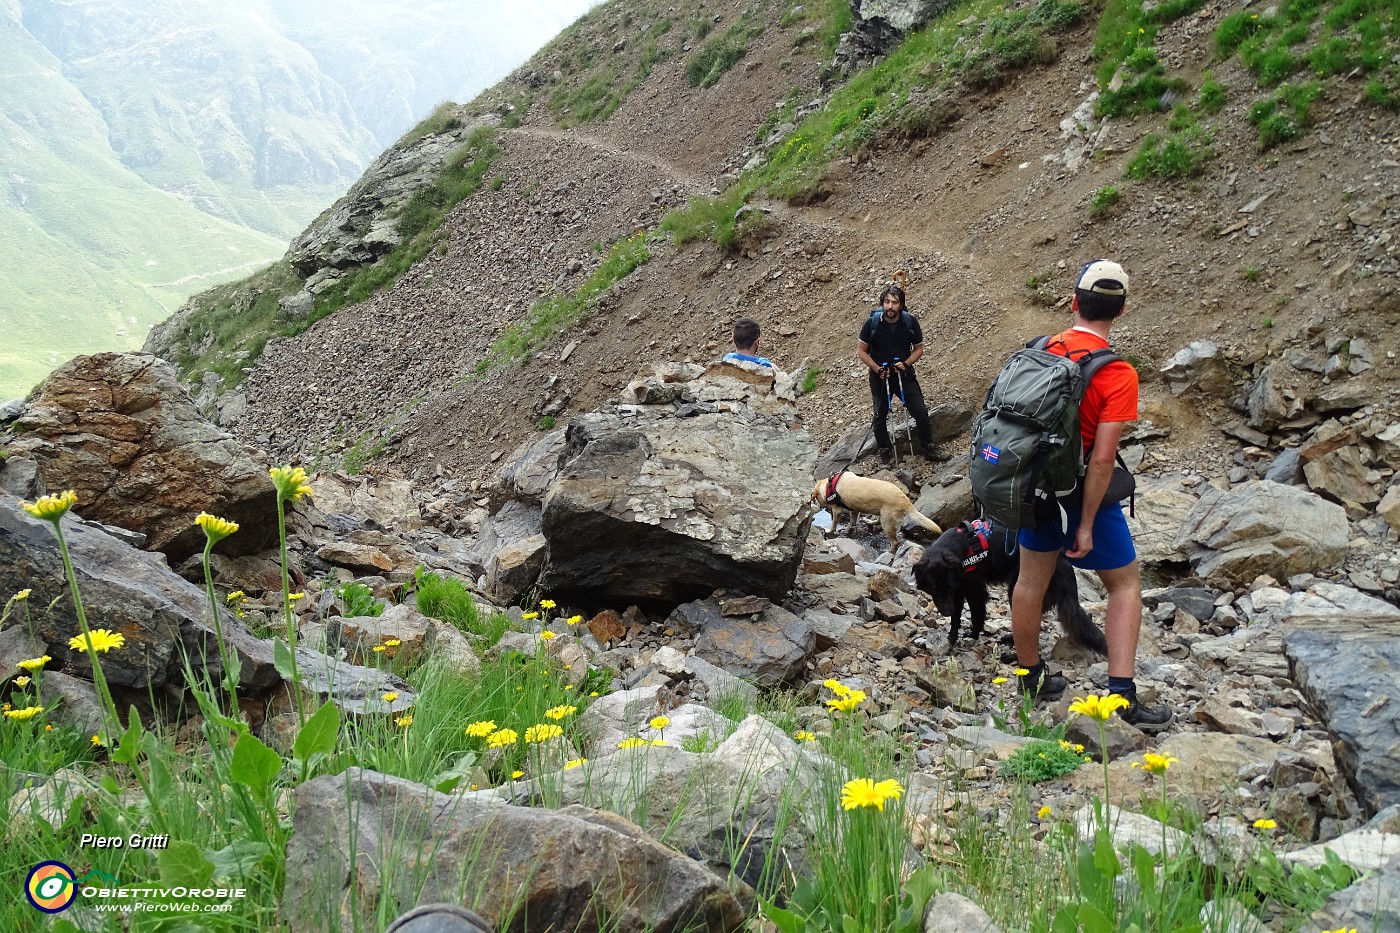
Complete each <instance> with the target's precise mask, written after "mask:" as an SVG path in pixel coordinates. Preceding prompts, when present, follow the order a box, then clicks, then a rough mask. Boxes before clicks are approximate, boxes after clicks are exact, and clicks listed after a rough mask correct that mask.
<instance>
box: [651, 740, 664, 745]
mask: <svg viewBox="0 0 1400 933" xmlns="http://www.w3.org/2000/svg"><path fill="white" fill-rule="evenodd" d="M651 744H652V745H665V744H667V742H666V740H665V739H652V740H651Z"/></svg>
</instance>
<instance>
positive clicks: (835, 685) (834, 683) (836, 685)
mask: <svg viewBox="0 0 1400 933" xmlns="http://www.w3.org/2000/svg"><path fill="white" fill-rule="evenodd" d="M822 686H823V687H825V688H826V689H828V690H830V691H831V692H832V693H834V694H836V695H837V696H839V697H843V696H846V695H847V694H848V693H850V692H851V688H850V687H848V686H846V685H845V684H843V683H841V681H839V680H829V679H828V680H823V681H822Z"/></svg>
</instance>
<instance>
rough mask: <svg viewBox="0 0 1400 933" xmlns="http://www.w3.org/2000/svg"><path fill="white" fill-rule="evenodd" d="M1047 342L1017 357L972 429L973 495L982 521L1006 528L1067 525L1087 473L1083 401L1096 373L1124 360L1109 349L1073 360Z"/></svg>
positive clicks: (1005, 369)
mask: <svg viewBox="0 0 1400 933" xmlns="http://www.w3.org/2000/svg"><path fill="white" fill-rule="evenodd" d="M1049 343H1050V338H1049V337H1048V336H1047V337H1037V338H1036V339H1035V340H1032V341H1031V342H1030V343H1028V344H1026V346H1025V349H1022V350H1017V351H1016V352H1015V353H1013V354H1012V355H1011V358H1010V359H1008V360H1007V361H1006V365H1005V366H1003V367H1002V369H1001V372H1000V373H998V374H997V378H996V381H995V382H993V383H992V385H991V388H989V389H988V390H987V397H986V400H985V401H984V402H983V404H982V412H981V414H979V415H978V416H977V420H976V421H975V422H974V423H973V427H972V460H971V464H970V466H969V468H968V475H969V478H970V480H971V482H972V493H973V495H974V496H976V497H977V500H978V502H980V503H981V505H982V514H983V515H985V516H987V517H988V518H991V519H992V520H993V521H996V522H1000V523H1001V524H1003V525H1005V526H1006V527H1008V528H1035V527H1037V526H1039V525H1043V524H1045V523H1047V522H1050V521H1056V520H1058V521H1059V522H1060V523H1061V527H1065V522H1066V521H1067V516H1066V514H1065V511H1064V506H1063V505H1062V504H1061V500H1064V499H1066V498H1069V497H1071V496H1072V495H1073V494H1074V493H1075V492H1076V491H1077V490H1078V488H1079V481H1080V477H1081V476H1083V474H1084V451H1083V441H1082V440H1081V438H1080V433H1079V403H1080V402H1081V401H1082V400H1083V398H1084V389H1085V387H1086V386H1088V384H1089V380H1091V379H1093V378H1094V374H1095V373H1097V372H1098V371H1099V370H1100V369H1102V368H1103V367H1105V366H1107V365H1108V364H1109V363H1112V362H1114V361H1116V360H1120V359H1122V357H1120V356H1118V354H1116V353H1114V352H1113V351H1112V350H1107V349H1101V350H1092V351H1088V352H1085V353H1081V354H1078V355H1076V356H1075V357H1073V358H1071V357H1068V356H1064V355H1061V354H1058V353H1052V352H1050V351H1049V350H1047V349H1045V348H1046V346H1047V345H1048V344H1049ZM1129 476H1131V474H1129ZM1125 497H1126V496H1120V497H1119V498H1125ZM1104 501H1105V502H1109V501H1117V500H1114V499H1110V498H1108V497H1107V496H1105V498H1104Z"/></svg>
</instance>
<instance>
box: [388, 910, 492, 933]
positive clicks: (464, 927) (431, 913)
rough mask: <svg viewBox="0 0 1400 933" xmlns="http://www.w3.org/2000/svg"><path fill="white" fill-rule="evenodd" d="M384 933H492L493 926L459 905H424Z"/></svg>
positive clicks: (401, 918) (392, 924) (403, 916)
mask: <svg viewBox="0 0 1400 933" xmlns="http://www.w3.org/2000/svg"><path fill="white" fill-rule="evenodd" d="M384 933H491V925H490V924H489V923H487V922H486V921H485V920H483V919H481V916H480V915H479V914H477V913H476V912H474V911H471V910H468V909H467V908H465V907H460V906H458V905H457V904H423V905H422V906H419V907H415V908H413V909H412V910H410V911H408V912H407V913H405V914H403V915H402V916H400V917H399V918H398V919H397V920H395V921H394V922H393V923H391V924H390V925H389V928H388V929H386V930H385V931H384Z"/></svg>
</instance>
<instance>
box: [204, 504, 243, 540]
mask: <svg viewBox="0 0 1400 933" xmlns="http://www.w3.org/2000/svg"><path fill="white" fill-rule="evenodd" d="M194 523H195V524H196V525H198V526H199V527H201V528H203V529H204V537H206V538H208V539H209V543H210V544H214V543H216V542H219V541H222V540H223V539H224V538H227V537H228V536H229V535H231V534H233V533H234V532H235V531H237V530H238V522H231V521H229V520H228V519H226V518H219V517H218V516H217V515H210V514H209V513H208V512H200V513H199V514H198V515H196V516H195V517H194Z"/></svg>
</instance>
